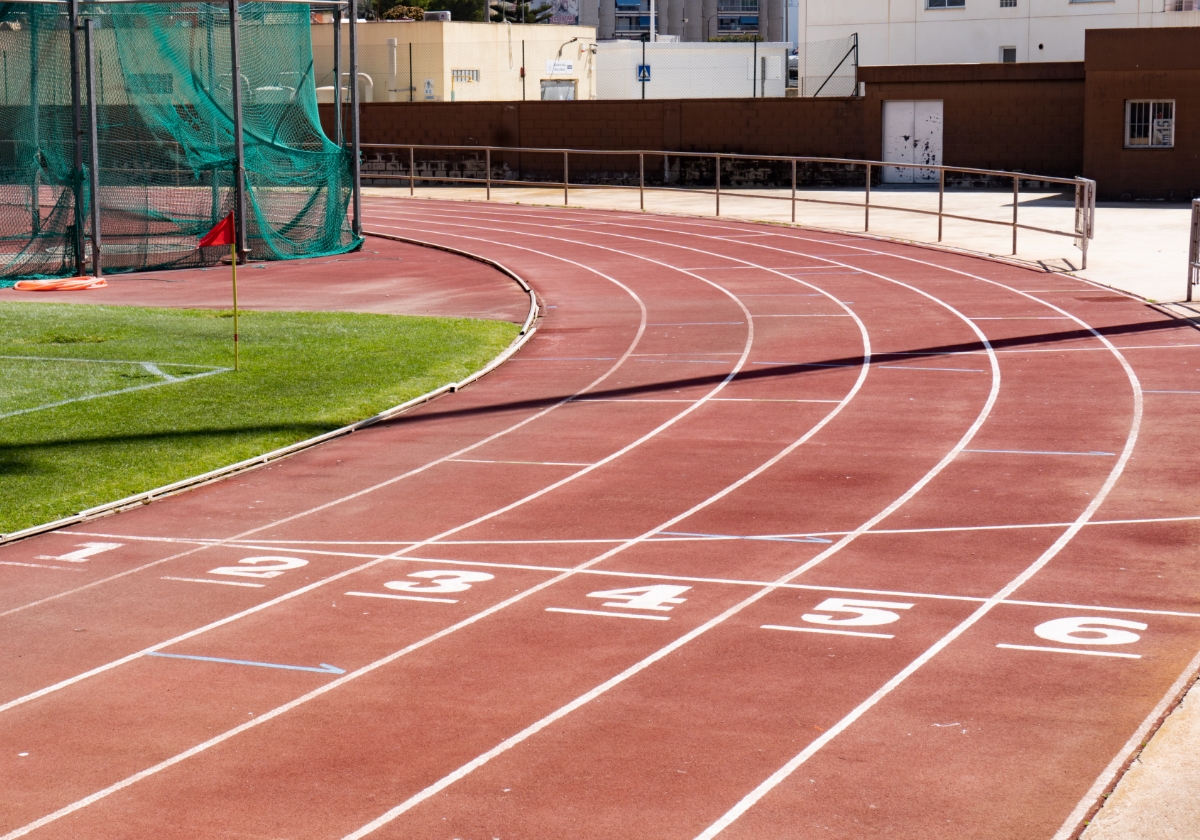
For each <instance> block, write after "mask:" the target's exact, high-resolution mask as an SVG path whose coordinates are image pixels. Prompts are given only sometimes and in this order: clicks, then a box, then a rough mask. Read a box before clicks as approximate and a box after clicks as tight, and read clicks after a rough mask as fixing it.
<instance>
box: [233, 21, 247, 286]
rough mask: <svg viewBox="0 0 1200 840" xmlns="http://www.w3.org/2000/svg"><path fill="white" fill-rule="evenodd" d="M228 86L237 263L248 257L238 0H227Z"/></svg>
mask: <svg viewBox="0 0 1200 840" xmlns="http://www.w3.org/2000/svg"><path fill="white" fill-rule="evenodd" d="M229 62H230V68H229V69H230V78H231V84H230V88H231V90H232V93H233V156H234V164H233V196H234V199H233V201H234V215H233V228H234V237H235V238H236V240H237V256H238V261H239V262H245V261H246V258H247V257H248V256H249V253H250V252H249V249H247V247H246V149H245V145H244V144H243V142H242V62H241V56H240V54H239V52H238V0H229Z"/></svg>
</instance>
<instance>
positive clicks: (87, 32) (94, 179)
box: [83, 18, 104, 277]
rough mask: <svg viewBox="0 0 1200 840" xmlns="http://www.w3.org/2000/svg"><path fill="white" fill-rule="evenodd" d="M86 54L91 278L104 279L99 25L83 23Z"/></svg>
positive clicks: (90, 20) (86, 21)
mask: <svg viewBox="0 0 1200 840" xmlns="http://www.w3.org/2000/svg"><path fill="white" fill-rule="evenodd" d="M83 27H84V29H83V54H84V60H85V61H86V62H87V100H88V186H89V187H90V191H91V199H92V274H93V275H95V276H96V277H100V276H102V275H103V273H104V270H103V266H102V265H101V259H100V239H101V237H100V142H99V137H100V132H99V129H98V128H97V125H96V46H95V44H96V21H94V20H92V19H91V18H88V19H87V20H85V21H84V22H83Z"/></svg>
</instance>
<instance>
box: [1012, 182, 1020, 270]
mask: <svg viewBox="0 0 1200 840" xmlns="http://www.w3.org/2000/svg"><path fill="white" fill-rule="evenodd" d="M1020 183H1021V176H1020V175H1014V176H1013V220H1012V229H1013V256H1014V257H1015V256H1016V255H1017V194H1018V191H1019V189H1020V186H1019V185H1020Z"/></svg>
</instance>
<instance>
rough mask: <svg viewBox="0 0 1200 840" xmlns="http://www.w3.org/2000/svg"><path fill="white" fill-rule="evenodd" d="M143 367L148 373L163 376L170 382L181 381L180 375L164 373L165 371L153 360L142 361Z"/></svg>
mask: <svg viewBox="0 0 1200 840" xmlns="http://www.w3.org/2000/svg"><path fill="white" fill-rule="evenodd" d="M142 368H144V369H145V371H146V372H147V373H150V374H153V375H154V376H159V377H162V378H163V379H165V380H167V381H168V382H179V381H180V379H179V377H178V376H172V375H171V374H169V373H164V372H163V371H161V370H159V368H158V365H156V364H154V363H153V362H142Z"/></svg>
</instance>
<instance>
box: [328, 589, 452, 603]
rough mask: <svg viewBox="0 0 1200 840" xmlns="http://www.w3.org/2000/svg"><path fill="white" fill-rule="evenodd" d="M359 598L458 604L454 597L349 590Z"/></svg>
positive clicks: (348, 593)
mask: <svg viewBox="0 0 1200 840" xmlns="http://www.w3.org/2000/svg"><path fill="white" fill-rule="evenodd" d="M346 594H347V595H356V596H358V597H359V598H389V599H391V600H393V601H431V602H433V603H435V604H457V603H458V601H456V600H455V599H454V598H430V597H428V596H426V595H389V594H387V593H384V592H347V593H346Z"/></svg>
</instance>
